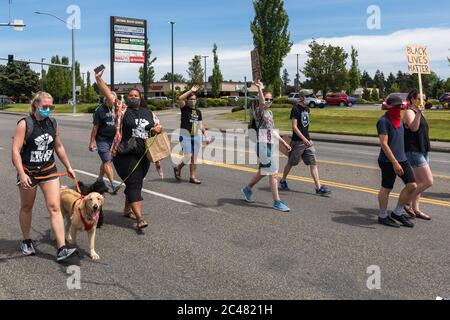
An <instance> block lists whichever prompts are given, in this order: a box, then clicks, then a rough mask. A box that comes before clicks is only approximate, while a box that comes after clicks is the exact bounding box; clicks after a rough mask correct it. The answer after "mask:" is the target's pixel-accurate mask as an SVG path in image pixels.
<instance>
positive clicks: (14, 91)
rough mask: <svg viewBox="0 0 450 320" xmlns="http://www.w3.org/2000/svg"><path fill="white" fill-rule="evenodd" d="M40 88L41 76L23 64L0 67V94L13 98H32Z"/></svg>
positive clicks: (15, 63)
mask: <svg viewBox="0 0 450 320" xmlns="http://www.w3.org/2000/svg"><path fill="white" fill-rule="evenodd" d="M39 88H40V81H39V75H38V74H37V73H36V72H34V71H33V70H31V68H30V65H29V64H27V63H23V62H14V63H12V64H7V65H0V93H2V94H5V95H7V96H11V97H19V96H21V95H22V94H23V95H25V96H27V97H31V95H32V93H35V92H37V91H38V90H39Z"/></svg>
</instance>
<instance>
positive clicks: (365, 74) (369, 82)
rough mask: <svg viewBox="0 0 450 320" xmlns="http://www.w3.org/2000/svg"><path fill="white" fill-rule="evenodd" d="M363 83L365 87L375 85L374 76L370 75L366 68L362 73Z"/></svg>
mask: <svg viewBox="0 0 450 320" xmlns="http://www.w3.org/2000/svg"><path fill="white" fill-rule="evenodd" d="M361 85H362V86H363V87H364V88H370V87H373V79H372V77H371V76H370V74H369V73H368V72H367V71H366V70H364V71H363V73H362V75H361Z"/></svg>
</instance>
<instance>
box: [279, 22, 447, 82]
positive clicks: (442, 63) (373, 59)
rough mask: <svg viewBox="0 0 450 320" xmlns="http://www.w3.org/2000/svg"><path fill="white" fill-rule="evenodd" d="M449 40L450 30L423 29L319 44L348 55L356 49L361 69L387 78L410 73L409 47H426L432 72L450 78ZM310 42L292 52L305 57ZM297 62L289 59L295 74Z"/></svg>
mask: <svg viewBox="0 0 450 320" xmlns="http://www.w3.org/2000/svg"><path fill="white" fill-rule="evenodd" d="M448 39H450V28H422V29H405V30H400V31H396V32H394V33H392V34H388V35H376V36H371V35H364V36H358V35H350V36H345V37H335V38H318V39H316V40H317V41H318V42H319V43H322V42H323V43H326V44H331V45H335V46H341V47H343V48H344V49H345V50H346V51H347V52H350V51H351V46H352V45H353V46H354V47H355V48H356V49H357V50H358V53H359V67H360V69H365V70H367V71H369V73H372V74H373V73H374V72H375V71H376V70H377V69H380V70H382V71H383V72H384V73H385V74H388V73H389V72H393V73H395V72H397V71H398V70H402V71H404V72H406V71H407V63H406V49H405V47H406V45H408V44H419V45H425V46H428V49H429V54H430V60H431V69H432V70H433V71H435V72H436V73H437V74H438V75H440V76H441V77H449V76H450V68H449V67H448V63H447V57H448V56H450V51H449V48H450V43H449V41H448ZM446 40H447V41H446ZM310 41H311V39H310V40H304V41H301V42H300V43H297V44H295V45H294V47H293V49H292V52H295V53H297V52H299V53H305V52H306V51H307V50H308V44H309V42H310ZM304 59H305V58H303V59H302V61H304ZM294 60H295V58H293V57H289V58H287V59H286V64H287V65H288V66H289V65H290V66H291V67H292V69H293V70H294V73H295V65H294Z"/></svg>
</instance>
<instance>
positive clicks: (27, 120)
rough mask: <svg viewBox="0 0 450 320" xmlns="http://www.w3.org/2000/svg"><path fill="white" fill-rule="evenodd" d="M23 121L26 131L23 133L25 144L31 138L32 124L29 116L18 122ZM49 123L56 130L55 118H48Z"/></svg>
mask: <svg viewBox="0 0 450 320" xmlns="http://www.w3.org/2000/svg"><path fill="white" fill-rule="evenodd" d="M22 120H25V123H26V125H27V129H26V132H25V139H24V140H25V142H26V141H27V140H28V139H29V138H30V137H31V134H32V133H33V130H34V122H33V118H32V117H31V116H28V117H25V118H22V119H20V121H22ZM20 121H19V122H20ZM50 121H51V122H52V126H53V128H54V129H55V130H56V127H57V124H56V119H55V118H50Z"/></svg>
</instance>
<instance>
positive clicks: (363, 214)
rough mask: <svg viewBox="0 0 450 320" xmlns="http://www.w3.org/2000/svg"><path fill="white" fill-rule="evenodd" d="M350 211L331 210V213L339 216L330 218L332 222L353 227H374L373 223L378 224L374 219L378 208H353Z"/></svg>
mask: <svg viewBox="0 0 450 320" xmlns="http://www.w3.org/2000/svg"><path fill="white" fill-rule="evenodd" d="M353 210H354V211H353V212H351V211H331V213H334V214H337V215H339V216H337V217H333V218H331V220H333V221H334V222H337V223H342V224H347V225H350V226H353V227H360V228H366V229H375V227H373V226H374V225H377V224H378V221H377V220H376V218H377V216H378V210H376V209H367V208H353Z"/></svg>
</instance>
